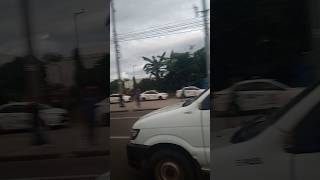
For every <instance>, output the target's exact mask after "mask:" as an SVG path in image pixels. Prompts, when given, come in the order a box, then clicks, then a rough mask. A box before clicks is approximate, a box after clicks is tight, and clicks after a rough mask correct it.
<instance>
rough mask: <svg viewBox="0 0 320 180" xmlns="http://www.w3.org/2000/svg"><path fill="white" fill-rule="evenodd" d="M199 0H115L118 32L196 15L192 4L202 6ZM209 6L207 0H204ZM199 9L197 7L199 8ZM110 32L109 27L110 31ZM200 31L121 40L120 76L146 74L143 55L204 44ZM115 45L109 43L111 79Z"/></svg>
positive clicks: (197, 46) (115, 76) (195, 47)
mask: <svg viewBox="0 0 320 180" xmlns="http://www.w3.org/2000/svg"><path fill="white" fill-rule="evenodd" d="M201 2H202V1H201V0H157V1H151V0H115V3H114V4H115V9H116V14H115V17H116V21H117V24H116V27H117V33H118V34H123V33H127V32H132V31H137V30H143V29H146V28H149V27H153V26H158V25H164V24H168V23H171V22H177V23H179V21H180V22H181V21H183V20H185V19H190V18H195V10H194V9H193V6H194V5H195V6H198V7H199V8H200V9H202V4H201ZM207 6H208V7H210V0H207ZM200 9H199V10H200ZM111 34H112V31H111ZM203 44H204V42H203V31H201V30H199V31H193V32H190V33H184V34H175V35H172V36H167V37H161V38H150V39H143V40H134V41H125V42H121V43H120V51H121V59H120V62H121V74H122V78H131V77H132V75H133V65H136V66H135V67H134V72H135V75H136V76H137V77H146V74H145V73H144V72H143V70H142V68H143V66H144V64H145V61H144V60H143V59H142V56H146V57H151V56H153V55H154V56H157V55H161V54H162V53H163V52H165V51H166V52H167V54H168V55H169V54H170V52H171V51H172V50H174V51H175V52H184V51H189V48H190V46H194V50H196V49H199V48H201V47H203ZM114 52H115V51H114V46H113V44H111V46H110V55H111V56H110V80H113V79H116V78H117V75H116V65H115V54H114Z"/></svg>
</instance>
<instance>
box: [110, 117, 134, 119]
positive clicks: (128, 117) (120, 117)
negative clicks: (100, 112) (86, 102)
mask: <svg viewBox="0 0 320 180" xmlns="http://www.w3.org/2000/svg"><path fill="white" fill-rule="evenodd" d="M138 118H140V117H119V118H110V119H138Z"/></svg>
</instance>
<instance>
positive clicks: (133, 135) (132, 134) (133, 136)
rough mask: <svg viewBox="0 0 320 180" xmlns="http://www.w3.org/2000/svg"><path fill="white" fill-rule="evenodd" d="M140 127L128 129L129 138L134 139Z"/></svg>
mask: <svg viewBox="0 0 320 180" xmlns="http://www.w3.org/2000/svg"><path fill="white" fill-rule="evenodd" d="M139 131H140V129H131V131H130V139H131V140H135V139H136V138H137V136H138V134H139Z"/></svg>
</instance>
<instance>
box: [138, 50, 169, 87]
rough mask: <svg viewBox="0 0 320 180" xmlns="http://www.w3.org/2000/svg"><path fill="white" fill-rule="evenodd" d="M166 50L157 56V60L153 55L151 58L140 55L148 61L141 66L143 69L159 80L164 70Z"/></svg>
mask: <svg viewBox="0 0 320 180" xmlns="http://www.w3.org/2000/svg"><path fill="white" fill-rule="evenodd" d="M165 55H166V52H164V53H163V54H162V55H161V56H157V57H158V60H157V59H156V57H155V56H152V59H150V58H147V57H142V58H143V60H145V61H147V62H148V63H147V64H146V65H145V66H144V67H143V70H144V71H145V72H146V73H147V74H150V77H151V76H154V77H155V78H156V80H157V81H159V80H160V79H161V78H163V77H164V75H165V73H166V72H167V71H166V62H165V61H166V60H167V59H168V58H166V57H165Z"/></svg>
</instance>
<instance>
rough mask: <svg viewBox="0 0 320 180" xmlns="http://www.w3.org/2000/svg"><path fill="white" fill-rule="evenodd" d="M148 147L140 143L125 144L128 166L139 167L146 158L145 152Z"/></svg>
mask: <svg viewBox="0 0 320 180" xmlns="http://www.w3.org/2000/svg"><path fill="white" fill-rule="evenodd" d="M149 148H150V147H149V146H146V145H141V144H132V143H128V144H127V158H128V164H129V166H131V167H133V168H135V169H140V168H141V167H142V166H143V163H144V162H145V160H146V153H147V151H148V149H149Z"/></svg>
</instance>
